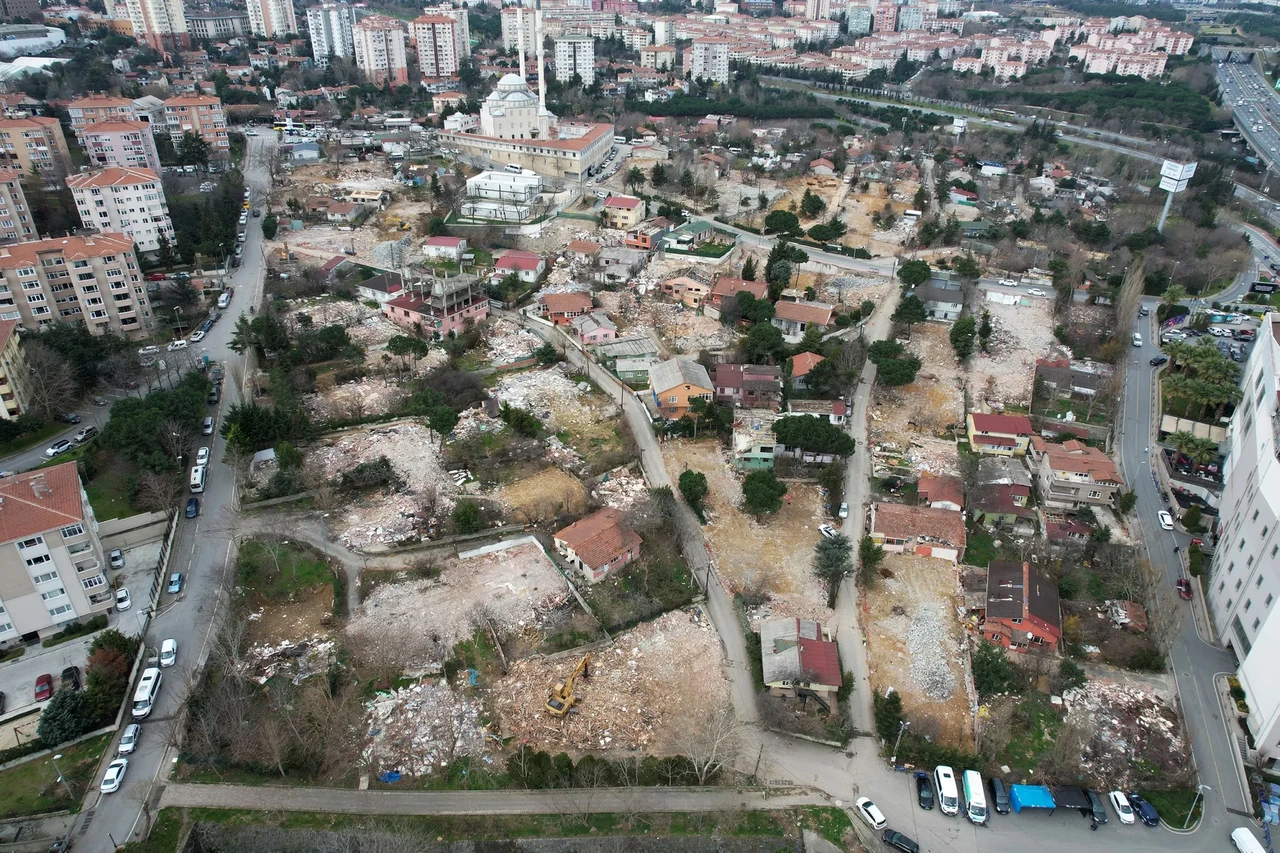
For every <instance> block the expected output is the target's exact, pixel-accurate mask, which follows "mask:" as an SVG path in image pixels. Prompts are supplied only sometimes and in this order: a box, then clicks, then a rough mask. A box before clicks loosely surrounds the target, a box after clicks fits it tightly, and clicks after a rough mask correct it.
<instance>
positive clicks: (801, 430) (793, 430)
mask: <svg viewBox="0 0 1280 853" xmlns="http://www.w3.org/2000/svg"><path fill="white" fill-rule="evenodd" d="M773 434H774V435H775V436H776V437H777V439H778V441H779V442H780V443H782V444H785V445H786V446H787V447H798V448H800V449H801V450H807V451H809V452H810V453H830V454H833V455H835V456H839V457H841V458H847V457H849V456H852V455H853V451H854V449H855V447H856V442H855V441H854V438H853V436H851V435H849V434H848V433H847V432H845V431H844V430H842V429H841V428H840V427H838V426H836V425H835V424H833V423H831V422H830V421H829V420H827V419H826V418H815V417H811V416H809V415H792V416H789V417H785V418H779V419H778V420H776V421H774V423H773Z"/></svg>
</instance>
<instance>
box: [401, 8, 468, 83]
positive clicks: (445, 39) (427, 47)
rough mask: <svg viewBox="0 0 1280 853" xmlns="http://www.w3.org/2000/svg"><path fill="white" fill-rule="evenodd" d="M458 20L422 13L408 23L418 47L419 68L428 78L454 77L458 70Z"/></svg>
mask: <svg viewBox="0 0 1280 853" xmlns="http://www.w3.org/2000/svg"><path fill="white" fill-rule="evenodd" d="M454 27H455V21H454V19H453V18H448V17H445V16H444V15H423V16H421V17H419V18H414V19H413V21H411V22H410V23H409V33H410V35H411V36H412V38H413V41H414V43H415V44H416V45H417V48H418V71H419V73H420V74H421V75H422V76H423V77H425V78H429V79H430V78H435V77H452V76H454V75H455V74H457V73H458V61H459V56H458V50H457V48H458V42H457V39H456V37H455V35H454Z"/></svg>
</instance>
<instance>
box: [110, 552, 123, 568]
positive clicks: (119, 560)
mask: <svg viewBox="0 0 1280 853" xmlns="http://www.w3.org/2000/svg"><path fill="white" fill-rule="evenodd" d="M107 558H108V559H109V560H110V561H111V568H113V569H123V568H124V551H121V550H120V549H119V548H116V549H115V550H114V551H112V552H111V553H109V554H108V555H107Z"/></svg>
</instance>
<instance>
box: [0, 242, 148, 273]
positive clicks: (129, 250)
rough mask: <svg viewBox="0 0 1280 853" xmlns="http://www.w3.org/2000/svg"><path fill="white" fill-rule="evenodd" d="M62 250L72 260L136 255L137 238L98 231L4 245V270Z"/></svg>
mask: <svg viewBox="0 0 1280 853" xmlns="http://www.w3.org/2000/svg"><path fill="white" fill-rule="evenodd" d="M52 252H61V253H62V257H63V259H64V260H66V261H67V262H68V263H69V262H71V261H79V260H84V259H86V258H100V257H103V256H104V255H119V254H128V255H130V256H132V254H133V238H132V237H130V236H129V235H127V234H110V233H108V234H94V235H93V236H91V237H53V238H50V239H48V240H28V241H27V242H25V243H11V244H10V245H8V246H0V269H6V270H10V269H17V268H18V267H29V266H35V265H36V264H37V263H38V261H39V258H40V256H41V255H48V254H50V253H52Z"/></svg>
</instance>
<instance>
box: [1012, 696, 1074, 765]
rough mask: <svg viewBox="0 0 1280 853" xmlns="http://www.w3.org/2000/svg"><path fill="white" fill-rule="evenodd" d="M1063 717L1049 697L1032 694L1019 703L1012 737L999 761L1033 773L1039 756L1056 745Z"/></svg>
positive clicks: (1038, 761) (1038, 762)
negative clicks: (1059, 714) (1059, 715)
mask: <svg viewBox="0 0 1280 853" xmlns="http://www.w3.org/2000/svg"><path fill="white" fill-rule="evenodd" d="M1061 727H1062V720H1061V719H1060V718H1059V717H1058V715H1057V714H1056V713H1054V711H1053V708H1052V706H1051V705H1050V704H1049V697H1048V696H1046V695H1044V694H1043V693H1031V694H1028V696H1027V698H1025V699H1023V700H1022V702H1021V703H1020V704H1019V705H1018V712H1017V713H1016V714H1015V715H1014V718H1013V725H1012V730H1013V731H1012V737H1010V738H1009V743H1008V745H1007V746H1006V747H1005V748H1004V750H1003V751H1002V752H1001V753H1000V756H999V758H998V759H997V760H996V762H995V763H996V764H1007V765H1009V766H1010V767H1013V768H1015V769H1017V770H1020V771H1022V773H1023V774H1024V775H1028V776H1029V775H1031V771H1033V770H1034V769H1035V768H1036V767H1037V766H1039V764H1040V759H1041V758H1042V757H1043V756H1044V754H1045V753H1046V752H1047V751H1048V750H1049V749H1050V748H1051V747H1052V746H1053V740H1054V737H1055V736H1056V735H1057V733H1058V729H1060V728H1061Z"/></svg>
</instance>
